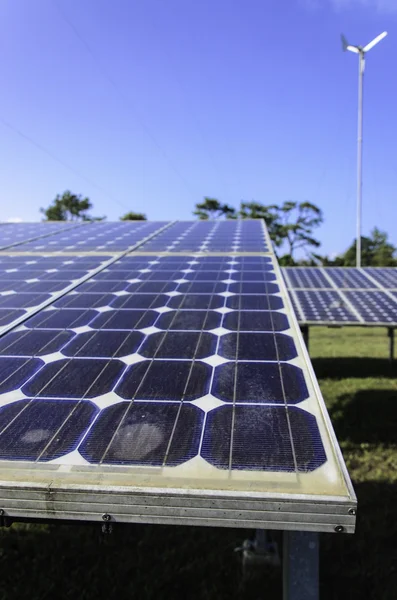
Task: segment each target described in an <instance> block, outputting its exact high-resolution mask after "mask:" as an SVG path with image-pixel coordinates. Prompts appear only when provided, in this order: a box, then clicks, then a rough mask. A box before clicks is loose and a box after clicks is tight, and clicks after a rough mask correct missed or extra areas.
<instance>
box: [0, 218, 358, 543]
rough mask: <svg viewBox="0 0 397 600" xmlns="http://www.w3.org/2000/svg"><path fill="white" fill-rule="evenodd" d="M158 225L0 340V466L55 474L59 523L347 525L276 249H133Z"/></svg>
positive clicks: (345, 483)
mask: <svg viewBox="0 0 397 600" xmlns="http://www.w3.org/2000/svg"><path fill="white" fill-rule="evenodd" d="M204 224H205V225H207V226H208V225H209V226H211V227H213V226H214V224H213V223H204ZM183 225H184V226H185V228H186V227H187V226H188V224H186V223H184V224H183ZM189 225H191V224H189ZM222 225H225V227H223V228H222V229H223V230H224V232H225V236H224V239H225V241H222V242H219V243H220V244H221V243H222V244H225V246H226V237H227V236H226V234H227V230H228V229H229V230H230V232H231V233H233V232H235V231H236V228H235V225H236V224H235V222H230V224H229V223H222ZM255 225H260V224H259V222H258V223H255ZM173 227H175V226H171V227H170V228H169V230H171V229H172V228H173ZM255 229H256V230H257V233H258V235H257V240H256V239H255V236H254V235H253V236H252V237H253V241H254V242H255V244H256V243H259V242H260V244H264V242H263V240H265V236H264V235H263V237H261V236H260V235H259V230H258V228H257V227H255V228H254V230H253V231H254V233H255ZM169 230H166V231H165V232H164V233H160V234H159V235H158V237H156V238H154V239H153V240H152V241H150V242H148V243H147V244H145V245H143V247H141V248H139V252H138V251H137V252H135V253H133V254H130V255H128V256H125V257H123V258H120V259H118V260H117V261H116V262H114V263H113V264H111V265H109V266H107V267H106V266H104V267H103V268H101V269H100V270H98V272H96V273H95V274H94V275H93V276H92V277H91V278H90V279H89V280H87V281H86V282H84V283H83V284H82V285H79V286H78V287H77V288H75V289H74V290H73V291H71V292H69V293H67V294H65V295H63V296H62V297H61V298H58V299H57V300H56V301H54V302H53V304H52V305H51V306H49V307H47V308H45V309H44V310H41V311H40V312H38V313H37V314H35V315H34V316H31V317H30V318H28V319H27V320H25V322H24V323H23V324H22V325H19V327H16V328H15V329H14V330H13V331H10V332H8V333H7V334H5V335H4V336H3V337H2V338H1V344H0V369H1V372H2V373H3V374H4V377H3V379H2V383H1V384H0V407H1V408H0V425H1V429H0V459H1V461H4V463H3V464H7V465H10V466H11V467H12V468H13V469H14V471H15V469H16V472H17V473H19V474H20V477H22V478H23V477H26V475H22V473H23V472H25V471H24V469H25V470H26V469H27V470H28V472H29V473H36V476H38V477H39V479H40V482H45V481H48V482H50V481H51V487H52V488H53V487H54V486H55V487H56V488H57V492H56V493H57V494H58V493H60V496H59V501H60V502H61V504H62V506H63V508H62V510H61V511H60V512H58V513H57V511H56V510H55V511H53V512H54V513H55V514H58V515H59V514H61V513H62V515H65V514H67V515H68V516H69V518H70V515H71V514H72V513H73V514H74V518H76V517H77V516H78V518H100V515H101V514H102V513H103V512H106V511H107V510H111V511H112V513H113V514H115V513H116V515H117V517H116V520H121V521H139V520H144V521H146V522H147V521H154V522H163V523H164V522H181V519H182V520H183V521H184V522H185V523H196V524H214V525H229V526H230V524H231V523H232V522H233V523H234V525H240V526H244V527H247V526H252V525H253V524H256V526H258V524H261V525H262V526H264V524H265V523H266V524H269V523H271V526H272V527H276V528H285V527H286V528H291V523H292V528H294V527H296V524H297V523H298V524H299V527H298V528H299V529H302V528H303V529H311V530H314V531H319V530H325V531H332V530H333V529H334V527H335V526H336V525H338V524H342V525H343V527H345V529H346V530H347V531H352V530H353V528H354V516H352V515H351V514H349V512H348V509H349V507H352V506H354V505H355V497H354V492H353V490H352V488H351V484H350V481H349V478H348V475H347V472H346V469H345V466H344V463H343V459H342V458H341V455H340V452H339V449H338V447H337V443H336V442H335V438H334V434H333V432H332V428H331V426H330V423H329V420H328V417H327V415H326V410H325V407H324V404H323V401H322V399H321V395H320V392H319V390H318V387H317V385H316V382H315V378H314V375H313V372H312V370H311V367H310V365H309V363H308V359H307V354H306V352H305V349H304V345H303V342H302V340H301V337H300V334H299V331H298V329H297V325H296V322H295V320H294V317H293V315H292V313H291V310H290V307H289V303H288V299H287V295H286V291H285V288H284V286H283V283H282V280H281V277H280V274H279V271H278V267H277V264H276V262H275V259H274V257H273V255H272V254H271V253H268V254H264V253H259V254H258V255H256V256H252V255H251V256H242V255H237V254H236V253H230V252H227V253H222V254H219V255H211V256H205V255H203V252H201V253H196V254H190V253H186V252H185V253H180V254H177V255H176V254H172V255H169V254H166V253H165V254H161V253H158V254H145V253H143V252H144V251H146V250H147V251H148V252H152V251H153V244H152V242H156V240H158V238H164V235H165V234H166V233H167V232H169ZM245 231H246V232H247V231H248V230H245ZM242 237H244V236H242ZM258 240H259V242H258ZM160 242H161V243H160V245H162V244H163V243H164V239H163V240H160ZM196 243H198V242H197V240H196V241H195V242H194V244H196ZM200 243H201V241H200ZM194 244H192V245H194ZM211 244H212V242H211ZM211 244H208V246H209V247H210V246H211ZM214 244H215V241H214ZM227 244H228V246H229V247H230V236H229V241H228V242H227ZM244 244H246V242H245V241H244ZM244 244H243V243H241V246H243V245H244ZM247 246H248V242H247V245H246V246H245V247H247ZM148 247H149V248H148ZM201 248H202V243H201ZM178 250H179V248H178ZM16 465H21V467H20V468H19V469H18V468H16ZM1 466H2V465H1V464H0V469H1ZM1 474H2V473H0V475H1ZM18 476H19V475H18ZM0 479H2V480H4V477H0ZM55 487H54V489H55ZM45 490H47V488H46V487H45ZM62 490H64V492H63V491H62ZM73 490H74V492H73ZM111 492H112V494H111V496H109V494H110V493H111ZM45 493H47V491H46V492H45ZM63 493H64V494H65V496H62V494H63ZM76 493H77V496H76ZM105 496H106V498H105ZM16 497H18V494H17V495H15V494H14V496H13V500H12V502H14V508H15V506H16V504H15V503H16ZM47 497H48V494H47ZM40 498H41V497H40ZM42 498H43V504H42V505H40V504H38V500H37V497H36V498H35V501H34V502H33V503H30V504H29V502H28V504H29V506H30V509H29V510H32V511H33V512H34V513H36V514H37V513H41V514H43V513H45V512H46V511H47V510H49V509H48V499H47V500H45V498H46V496H45V495H44V496H43V497H42ZM62 498H63V499H62ZM123 498H124V500H123ZM291 502H292V504H291ZM109 503H110V504H111V508H109V509H107V508H106V510H105V506H106V504H109ZM26 506H27V504H26V503H25V505H24V507H25V510H26ZM143 506H144V507H145V508H144V509H143V508H142V507H143ZM305 506H306V508H305ZM308 506H309V507H310V508H309V509H308V508H307V507H308ZM175 507H177V508H175ZM19 510H21V509H20V508H19ZM142 510H144V513H145V514H144V516H142ZM82 515H85V517H84V516H82ZM87 515H90V516H89V517H88V516H87ZM313 515H314V516H313ZM236 520H237V522H235V521H236Z"/></svg>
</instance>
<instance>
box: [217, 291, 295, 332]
mask: <svg viewBox="0 0 397 600" xmlns="http://www.w3.org/2000/svg"><path fill="white" fill-rule="evenodd" d="M241 297H243V296H241ZM223 325H224V327H226V328H227V329H231V330H232V331H282V330H283V329H288V328H289V327H290V325H289V323H288V318H287V315H284V314H283V313H279V312H276V311H260V310H253V311H246V310H240V311H235V312H232V313H229V314H226V315H225V318H224V322H223Z"/></svg>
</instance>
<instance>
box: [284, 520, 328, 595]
mask: <svg viewBox="0 0 397 600" xmlns="http://www.w3.org/2000/svg"><path fill="white" fill-rule="evenodd" d="M319 546H320V543H319V535H318V533H312V532H307V531H305V532H302V531H285V532H284V535H283V599H284V600H318V598H319Z"/></svg>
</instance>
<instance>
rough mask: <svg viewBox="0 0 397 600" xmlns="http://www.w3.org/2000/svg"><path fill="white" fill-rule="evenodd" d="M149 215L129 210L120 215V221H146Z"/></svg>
mask: <svg viewBox="0 0 397 600" xmlns="http://www.w3.org/2000/svg"><path fill="white" fill-rule="evenodd" d="M146 220H147V217H146V215H144V214H143V213H136V212H132V211H131V212H128V213H125V215H123V216H122V217H120V221H146Z"/></svg>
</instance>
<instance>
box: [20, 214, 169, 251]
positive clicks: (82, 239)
mask: <svg viewBox="0 0 397 600" xmlns="http://www.w3.org/2000/svg"><path fill="white" fill-rule="evenodd" d="M166 224H167V221H151V222H149V221H121V222H118V223H106V222H100V223H87V224H84V225H80V226H79V227H77V228H75V229H73V230H72V231H66V232H64V231H63V230H62V232H58V233H57V235H53V236H51V237H45V238H42V239H39V240H36V241H32V242H27V243H25V244H21V245H19V246H15V248H13V251H15V252H121V251H123V250H127V249H128V248H129V247H130V246H133V245H135V244H137V243H138V242H140V241H142V240H143V239H145V238H146V237H147V236H149V235H152V234H153V233H155V232H156V231H158V230H160V229H161V228H162V227H164V225H166Z"/></svg>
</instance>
